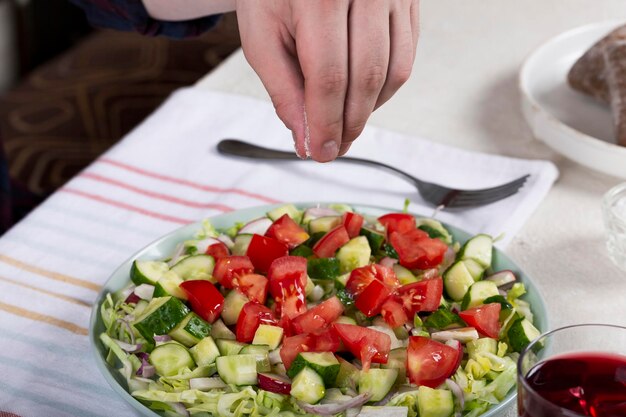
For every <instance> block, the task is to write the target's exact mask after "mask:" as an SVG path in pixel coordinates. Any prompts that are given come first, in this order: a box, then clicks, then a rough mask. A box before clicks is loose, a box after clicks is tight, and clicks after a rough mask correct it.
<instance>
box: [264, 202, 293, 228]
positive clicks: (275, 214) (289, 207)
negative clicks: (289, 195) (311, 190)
mask: <svg viewBox="0 0 626 417" xmlns="http://www.w3.org/2000/svg"><path fill="white" fill-rule="evenodd" d="M284 214H287V215H288V216H289V217H291V218H292V219H293V220H294V221H295V222H296V223H298V224H300V223H301V222H302V210H298V209H297V208H296V206H294V205H293V204H285V205H284V206H280V207H277V208H275V209H274V210H271V211H269V212H268V213H267V217H269V218H270V219H272V221H276V220H278V219H280V218H281V217H283V215H284Z"/></svg>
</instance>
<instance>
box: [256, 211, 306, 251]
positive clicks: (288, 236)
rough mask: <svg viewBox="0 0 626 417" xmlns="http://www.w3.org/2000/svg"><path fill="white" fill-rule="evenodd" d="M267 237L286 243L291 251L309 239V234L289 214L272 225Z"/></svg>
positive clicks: (266, 234)
mask: <svg viewBox="0 0 626 417" xmlns="http://www.w3.org/2000/svg"><path fill="white" fill-rule="evenodd" d="M265 236H267V237H271V238H274V239H276V240H278V241H279V242H281V243H284V244H285V245H287V247H288V248H289V249H293V248H295V247H296V246H298V245H300V244H301V243H304V242H305V241H306V240H307V239H308V238H309V234H308V233H307V232H305V231H304V229H303V228H302V227H300V225H299V224H298V223H296V222H295V221H294V220H293V219H292V218H291V217H289V215H288V214H283V215H282V216H281V217H280V218H279V219H278V220H276V221H275V222H274V223H272V225H271V226H270V227H269V229H267V232H265Z"/></svg>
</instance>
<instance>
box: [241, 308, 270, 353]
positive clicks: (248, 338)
mask: <svg viewBox="0 0 626 417" xmlns="http://www.w3.org/2000/svg"><path fill="white" fill-rule="evenodd" d="M261 324H270V325H273V326H275V325H276V319H275V318H274V314H273V313H272V310H270V309H269V308H267V307H265V306H264V305H262V304H258V303H255V302H254V301H250V302H248V303H246V304H245V305H244V306H243V309H241V313H239V318H238V319H237V327H236V330H235V333H236V335H237V340H238V341H239V342H242V343H250V342H252V339H254V334H255V333H256V330H257V329H258V328H259V326H260V325H261Z"/></svg>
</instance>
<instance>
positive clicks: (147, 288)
mask: <svg viewBox="0 0 626 417" xmlns="http://www.w3.org/2000/svg"><path fill="white" fill-rule="evenodd" d="M134 294H135V295H136V296H137V297H139V298H141V299H142V300H146V301H150V300H152V296H153V294H154V285H150V284H141V285H139V286H137V288H135V292H134Z"/></svg>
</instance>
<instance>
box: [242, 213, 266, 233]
mask: <svg viewBox="0 0 626 417" xmlns="http://www.w3.org/2000/svg"><path fill="white" fill-rule="evenodd" d="M271 225H272V220H271V219H270V218H268V217H261V218H259V219H254V220H252V221H250V222H248V223H246V224H245V225H244V226H243V227H242V228H241V229H239V232H237V234H238V235H241V234H249V235H253V234H257V235H261V236H263V235H265V232H267V229H269V228H270V226H271Z"/></svg>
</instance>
